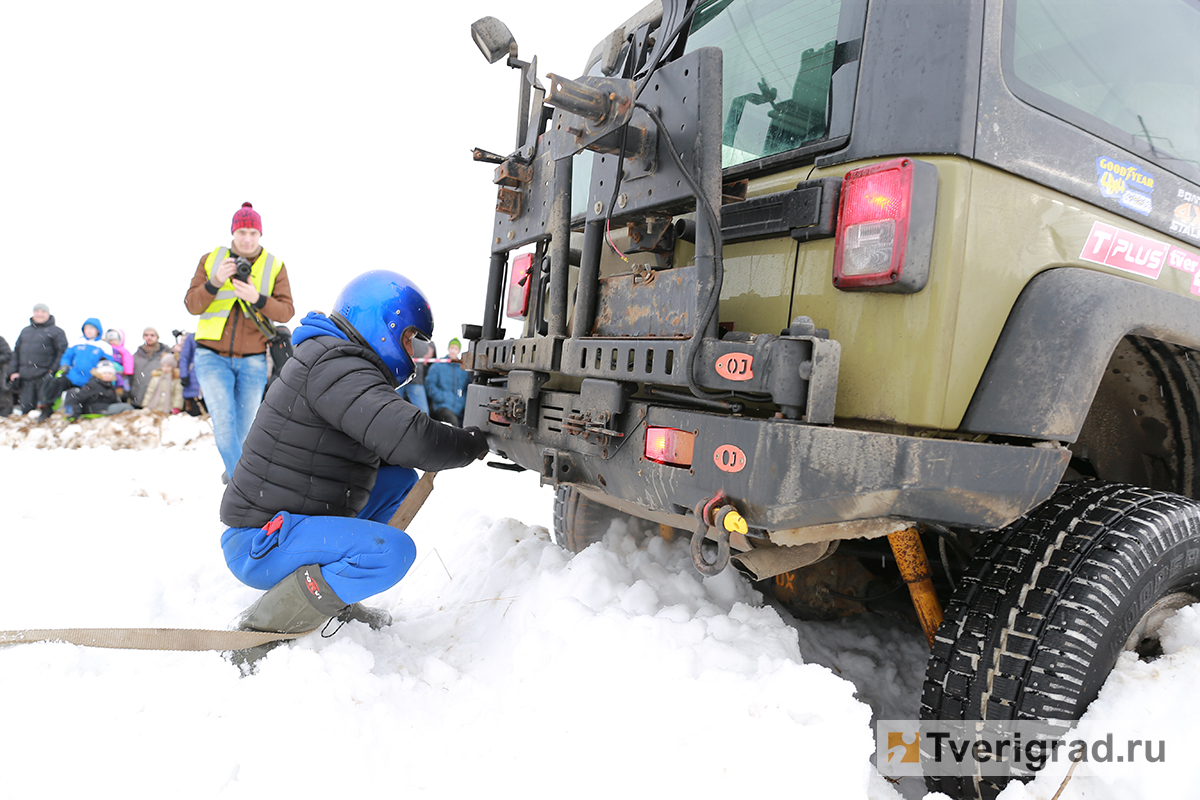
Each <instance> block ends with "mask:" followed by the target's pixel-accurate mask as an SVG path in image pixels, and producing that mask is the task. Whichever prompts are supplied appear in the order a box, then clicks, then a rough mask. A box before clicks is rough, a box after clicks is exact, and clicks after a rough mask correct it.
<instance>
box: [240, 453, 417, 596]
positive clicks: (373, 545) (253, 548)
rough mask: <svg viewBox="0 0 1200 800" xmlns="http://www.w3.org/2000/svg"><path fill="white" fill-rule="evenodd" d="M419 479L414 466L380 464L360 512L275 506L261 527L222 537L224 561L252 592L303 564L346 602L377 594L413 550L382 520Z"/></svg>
mask: <svg viewBox="0 0 1200 800" xmlns="http://www.w3.org/2000/svg"><path fill="white" fill-rule="evenodd" d="M416 482H417V473H416V471H415V470H412V469H408V468H407V467H393V466H384V467H380V468H379V475H378V476H377V477H376V479H375V488H374V489H372V490H371V496H370V498H369V499H368V500H367V505H366V507H365V508H364V509H363V510H362V511H361V512H359V515H358V516H357V517H318V516H309V515H306V514H290V513H288V512H287V511H280V512H279V513H278V514H276V515H275V516H274V517H273V518H272V519H271V521H270V522H268V523H267V524H266V525H264V526H263V527H261V528H229V529H227V530H226V531H225V533H224V534H223V535H222V536H221V549H222V550H223V551H224V552H225V562H226V563H227V564H228V565H229V569H230V570H231V571H232V572H233V574H234V575H235V576H237V578H238V580H240V581H241V582H242V583H244V584H246V585H248V586H253V587H254V588H255V589H264V590H266V589H270V588H271V587H272V586H274V585H275V584H277V583H279V582H280V581H281V580H283V579H284V578H286V577H287V576H288V575H291V574H292V573H293V572H295V571H296V570H297V569H299V568H300V567H303V566H306V565H308V564H316V565H318V566H320V567H321V574H322V575H324V576H325V580H326V581H327V582H328V583H329V587H330V588H331V589H333V591H334V593H335V594H336V595H337V596H338V597H340V598H341V599H342V600H344V601H345V602H347V603H357V602H358V601H360V600H363V599H365V598H367V597H370V596H371V595H375V594H379V593H380V592H382V591H385V590H387V589H390V588H392V587H393V586H395V585H396V584H397V583H399V582H400V579H401V578H403V577H404V575H405V573H407V572H408V570H409V567H411V566H412V564H413V560H414V559H415V558H416V555H417V548H416V545H414V544H413V540H412V539H410V538H409V536H408V534H407V533H405V532H404V531H402V530H397V529H396V528H393V527H391V526H389V525H388V524H387V523H388V521H390V520H391V518H392V515H393V514H395V513H396V509H397V508H399V507H400V503H401V502H402V501H403V500H404V498H405V497H406V496H407V495H408V493H409V491H411V490H412V487H413V486H414V485H416Z"/></svg>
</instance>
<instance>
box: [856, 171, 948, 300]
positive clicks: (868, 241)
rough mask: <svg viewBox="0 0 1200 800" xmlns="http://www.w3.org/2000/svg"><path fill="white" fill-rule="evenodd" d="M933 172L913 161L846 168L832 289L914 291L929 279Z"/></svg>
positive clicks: (934, 195) (934, 202)
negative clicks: (847, 169) (847, 170)
mask: <svg viewBox="0 0 1200 800" xmlns="http://www.w3.org/2000/svg"><path fill="white" fill-rule="evenodd" d="M936 205H937V169H936V168H935V167H934V166H933V165H931V164H925V163H923V162H919V161H916V160H914V159H911V158H897V159H893V160H891V161H885V162H883V163H882V164H873V165H872V166H869V167H863V168H861V169H854V170H850V171H849V172H847V173H846V177H845V178H844V179H843V181H842V194H841V201H840V204H839V208H838V221H837V239H836V240H835V245H834V256H833V285H834V286H836V287H837V288H839V289H876V290H883V291H893V292H916V291H919V290H920V289H922V288H923V287H924V286H925V281H926V279H927V278H928V275H929V255H930V249H931V248H932V245H933V212H934V210H935V208H936Z"/></svg>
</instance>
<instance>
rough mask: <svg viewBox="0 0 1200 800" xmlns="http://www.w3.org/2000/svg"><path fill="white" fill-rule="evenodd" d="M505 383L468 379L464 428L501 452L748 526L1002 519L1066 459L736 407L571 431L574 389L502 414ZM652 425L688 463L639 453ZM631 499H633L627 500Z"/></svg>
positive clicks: (567, 478) (682, 513)
mask: <svg viewBox="0 0 1200 800" xmlns="http://www.w3.org/2000/svg"><path fill="white" fill-rule="evenodd" d="M506 397H509V392H508V390H507V389H506V388H505V387H497V386H484V385H478V384H476V385H472V386H470V387H469V388H468V390H467V412H466V419H465V420H464V425H477V426H479V427H481V428H484V429H485V430H488V431H489V432H490V433H492V434H493V435H494V436H495V437H496V439H495V440H496V443H497V445H498V448H497V449H498V450H499V451H500V453H501V455H503V456H505V457H507V458H509V459H510V460H512V461H514V462H516V463H517V464H519V465H521V466H522V467H525V468H527V469H531V470H534V471H536V472H538V473H539V474H540V475H541V476H542V482H543V483H551V484H557V483H560V482H562V483H570V484H574V485H578V486H580V487H581V489H583V490H584V491H586V493H588V494H596V493H602V494H603V495H606V496H608V497H611V498H613V499H615V500H616V501H618V502H619V503H620V505H621V506H623V507H626V508H628V505H632V506H634V507H637V508H638V509H641V510H645V511H647V512H652V513H651V514H647V517H648V518H651V519H653V518H655V517H656V516H657V517H660V518H661V516H662V515H664V514H665V515H671V516H673V517H677V518H680V519H684V518H687V517H688V515H690V514H691V513H692V509H693V508H694V507H695V506H696V504H697V503H699V502H701V501H703V500H706V499H708V498H712V497H713V496H714V495H716V494H718V493H723V494H724V495H725V496H726V497H728V498H731V499H732V500H733V501H735V503H736V505H737V508H738V510H739V511H740V512H741V513H742V515H743V516H744V517H745V518H746V521H747V522H748V524H749V525H750V527H751V528H752V529H757V530H760V531H768V532H775V531H783V530H790V529H796V528H804V527H808V526H812V525H825V524H830V523H838V522H846V521H851V520H866V519H874V518H878V517H894V518H900V519H909V520H919V521H925V522H937V523H941V524H945V525H955V526H964V527H969V528H976V529H994V528H999V527H1003V526H1004V525H1007V524H1008V523H1010V522H1012V521H1013V520H1015V519H1016V518H1017V517H1019V516H1020V515H1021V514H1023V513H1025V512H1026V511H1028V510H1029V509H1030V508H1032V507H1034V506H1035V505H1037V504H1038V503H1041V502H1042V501H1044V500H1046V499H1047V498H1049V497H1050V495H1051V494H1052V493H1053V492H1054V490H1055V488H1056V486H1057V485H1058V482H1059V479H1060V478H1061V477H1062V474H1063V472H1064V471H1065V469H1066V466H1067V463H1068V461H1069V460H1070V453H1069V452H1068V451H1067V450H1066V449H1065V448H1062V447H1059V446H1056V445H1051V444H1047V445H1046V446H1029V447H1027V446H1019V445H1005V444H985V443H978V442H967V441H959V440H951V439H931V438H922V437H916V436H899V435H893V434H886V433H875V432H868V431H861V430H851V429H847V428H836V427H823V426H816V425H809V424H806V423H803V422H799V421H793V420H786V419H763V418H755V417H733V416H729V415H727V414H718V413H709V412H706V411H694V410H685V409H679V408H672V407H666V406H660V405H653V404H651V403H648V402H644V401H641V400H630V401H629V402H628V403H627V404H626V405H625V407H624V409H623V410H622V412H621V413H619V414H616V415H614V416H612V417H610V418H608V419H606V420H605V426H604V427H605V428H606V429H607V430H608V431H609V432H610V433H611V434H620V435H606V436H587V437H584V436H583V435H581V434H580V428H579V426H578V425H572V424H571V422H570V421H571V420H572V419H579V418H580V417H581V416H582V415H583V414H585V413H586V412H584V411H583V408H584V407H585V406H586V405H590V404H589V403H585V402H584V401H582V400H581V395H580V394H574V393H568V392H556V391H541V392H540V393H538V399H537V403H536V405H537V409H536V410H535V409H532V408H531V409H528V412H529V413H528V416H527V418H526V420H527V422H528V423H529V424H517V423H511V424H497V423H496V422H492V421H490V420H489V410H488V406H489V404H491V407H492V408H493V409H495V408H497V407H498V406H502V405H503V404H504V401H505V398H506ZM647 426H652V427H666V428H676V429H679V430H684V431H690V432H694V433H695V436H696V438H695V445H694V450H693V453H694V456H693V463H692V466H691V468H685V467H674V466H668V465H664V464H659V463H656V462H653V461H650V460H647V459H646V458H645V456H644V442H645V429H646V427H647ZM627 504H628V505H627Z"/></svg>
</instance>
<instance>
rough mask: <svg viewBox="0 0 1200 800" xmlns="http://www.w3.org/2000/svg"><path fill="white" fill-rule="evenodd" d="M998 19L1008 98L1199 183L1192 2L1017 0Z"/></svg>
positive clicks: (1198, 70)
mask: <svg viewBox="0 0 1200 800" xmlns="http://www.w3.org/2000/svg"><path fill="white" fill-rule="evenodd" d="M1005 17H1006V19H1005V55H1006V62H1007V64H1006V68H1007V69H1006V73H1007V74H1006V77H1007V78H1008V82H1009V84H1010V88H1011V89H1012V91H1013V93H1014V94H1016V95H1017V96H1018V97H1020V98H1021V99H1022V100H1024V101H1026V102H1028V103H1030V104H1032V105H1035V106H1037V107H1039V108H1041V109H1043V110H1044V111H1047V112H1049V113H1051V114H1054V115H1055V116H1057V117H1059V118H1061V119H1064V120H1066V121H1068V122H1070V123H1072V124H1074V125H1077V126H1078V127H1081V128H1084V129H1086V130H1088V131H1090V132H1091V133H1094V134H1096V135H1097V136H1100V137H1102V138H1104V139H1106V140H1108V141H1110V142H1112V143H1113V144H1116V145H1118V146H1120V147H1123V148H1125V149H1127V150H1130V151H1132V152H1135V153H1137V154H1138V155H1141V156H1142V157H1144V158H1146V159H1148V160H1150V161H1153V162H1154V163H1156V164H1159V165H1160V166H1162V167H1164V168H1166V169H1169V170H1172V171H1174V172H1175V173H1176V174H1178V175H1180V176H1182V177H1185V178H1188V179H1190V180H1193V181H1195V180H1197V179H1200V90H1198V85H1200V45H1198V44H1197V43H1200V2H1197V0H1138V1H1137V2H1129V1H1128V0H1126V1H1125V2H1120V1H1119V0H1088V2H1080V0H1016V1H1015V2H1013V3H1010V4H1009V6H1007V7H1006V9H1005Z"/></svg>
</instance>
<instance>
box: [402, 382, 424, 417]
mask: <svg viewBox="0 0 1200 800" xmlns="http://www.w3.org/2000/svg"><path fill="white" fill-rule="evenodd" d="M400 396H401V397H403V398H404V399H405V400H407V401H408V402H410V403H412V404H413V405H414V406H416V407H417V408H419V409H421V410H422V411H424V412H425V413H426V414H428V413H429V398H428V397H426V395H425V387H424V386H422V385H421V384H419V383H409V384H408V385H407V386H402V387H400Z"/></svg>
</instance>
